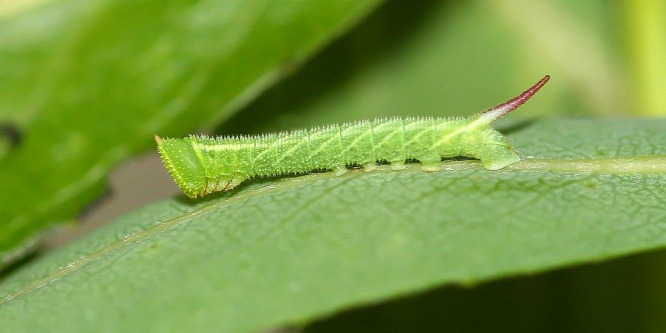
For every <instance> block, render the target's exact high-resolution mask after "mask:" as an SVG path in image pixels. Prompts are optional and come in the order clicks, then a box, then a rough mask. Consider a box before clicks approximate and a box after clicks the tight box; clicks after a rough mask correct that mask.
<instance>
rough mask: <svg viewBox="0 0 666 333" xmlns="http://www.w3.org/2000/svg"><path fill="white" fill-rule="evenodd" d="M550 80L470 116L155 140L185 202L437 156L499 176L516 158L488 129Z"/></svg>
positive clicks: (428, 164)
mask: <svg viewBox="0 0 666 333" xmlns="http://www.w3.org/2000/svg"><path fill="white" fill-rule="evenodd" d="M549 79H550V76H548V75H546V76H545V77H544V78H542V79H541V80H540V81H539V82H537V83H536V84H534V85H533V86H532V87H530V88H529V89H527V90H526V91H524V92H523V93H522V94H520V95H518V96H517V97H515V98H513V99H510V100H508V101H507V102H505V103H502V104H500V105H498V106H495V107H493V108H491V109H488V110H486V111H484V112H482V113H480V114H477V115H474V116H471V117H467V118H461V117H448V118H442V117H437V118H434V117H419V118H414V117H407V118H401V117H394V118H383V119H376V120H373V121H358V122H353V123H344V124H341V125H339V124H334V125H329V126H322V127H314V128H311V129H301V130H295V131H289V132H279V133H270V134H262V135H247V136H245V135H244V136H225V137H208V136H203V135H190V136H188V137H186V138H160V137H159V136H157V135H156V136H155V141H156V142H157V149H158V151H159V153H160V155H161V157H162V161H163V162H164V165H165V166H166V168H167V169H168V170H169V172H170V173H171V175H172V177H173V178H174V180H175V182H176V183H177V184H178V186H179V187H180V188H181V190H182V191H183V192H184V193H185V195H187V196H188V197H190V198H196V197H197V196H204V195H207V194H210V193H213V192H217V191H228V190H231V189H233V188H234V187H236V186H238V185H239V184H240V183H242V182H243V181H245V180H247V179H250V178H254V177H266V176H278V175H285V174H302V173H306V172H310V171H316V170H333V171H335V173H336V175H340V174H343V173H345V172H346V171H347V170H348V169H347V166H349V165H362V166H364V168H365V169H366V170H367V171H371V170H373V169H374V168H376V163H377V162H389V163H390V164H391V165H392V167H394V168H396V169H400V168H404V165H405V162H406V161H407V160H412V159H414V160H418V161H420V162H421V165H422V168H423V170H425V171H436V170H438V166H439V162H440V161H441V159H442V158H447V157H456V156H464V157H472V158H477V159H479V160H481V163H482V165H483V166H484V167H485V168H486V169H488V170H498V169H501V168H504V167H505V166H507V165H509V164H512V163H515V162H518V161H519V160H520V157H518V154H517V153H516V152H515V151H514V150H513V147H512V146H511V144H510V143H509V142H508V141H507V140H506V138H505V137H504V136H503V135H502V134H500V133H499V132H497V131H496V130H494V129H493V128H492V127H491V126H490V124H491V123H492V122H493V121H495V120H497V119H499V118H501V117H502V116H504V115H506V114H507V113H509V112H510V111H512V110H515V109H516V108H518V107H519V106H520V105H522V104H524V103H525V102H527V100H528V99H530V98H531V97H532V96H533V95H534V94H535V93H536V92H537V91H539V89H541V87H543V85H545V84H546V82H548V80H549Z"/></svg>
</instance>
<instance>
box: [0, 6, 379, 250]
mask: <svg viewBox="0 0 666 333" xmlns="http://www.w3.org/2000/svg"><path fill="white" fill-rule="evenodd" d="M377 3H378V1H376V0H365V1H356V0H344V1H340V0H327V1H317V2H311V1H299V0H291V1H280V2H275V1H267V0H252V1H216V0H202V1H191V0H169V1H162V0H160V1H156V0H141V1H108V0H97V1H87V0H85V1H84V0H65V1H41V2H24V3H17V2H8V1H5V2H4V3H3V4H2V5H4V6H3V7H0V8H3V10H0V13H1V14H0V15H1V16H0V63H2V66H0V110H1V111H0V112H1V113H0V122H2V123H4V124H6V126H12V128H16V129H17V130H18V131H20V132H21V133H22V137H23V140H22V142H21V143H20V144H19V145H16V146H15V147H13V148H12V149H10V151H9V153H5V157H4V158H3V159H2V160H0V184H2V186H1V187H0V207H1V208H0V223H1V224H0V255H2V256H3V261H9V260H10V259H11V258H12V257H13V254H14V253H12V252H9V251H10V250H11V249H12V248H14V247H16V246H18V245H20V244H22V243H24V242H25V241H26V239H28V238H29V237H31V236H33V235H34V234H35V233H37V232H38V231H39V230H40V229H42V228H44V227H45V226H48V225H50V224H52V223H54V222H62V221H65V220H69V219H72V218H74V217H75V215H76V214H78V213H79V212H81V210H82V209H83V208H84V207H85V205H87V204H89V203H90V202H91V201H92V200H94V199H95V198H97V197H99V196H100V195H101V194H102V193H103V191H104V188H105V186H104V184H103V182H104V179H105V177H106V175H107V173H108V172H109V170H110V168H111V167H112V166H114V165H116V164H117V163H118V162H119V161H121V160H123V159H126V158H128V157H129V156H131V155H132V154H133V153H135V152H136V151H137V150H140V149H145V148H147V147H149V146H152V144H153V141H152V140H153V139H152V137H153V134H156V133H159V134H160V135H182V134H184V133H186V132H188V131H191V130H193V129H195V128H199V127H206V126H211V124H214V123H217V122H219V121H220V119H224V118H226V117H228V116H229V115H230V114H231V113H232V112H234V111H235V110H236V109H237V108H238V107H240V106H242V105H244V104H245V103H246V102H247V101H248V100H249V99H251V98H252V97H254V96H256V95H257V94H258V93H259V92H260V91H261V90H262V89H264V88H265V87H266V86H268V85H270V84H271V83H273V82H274V81H276V80H277V79H278V78H279V77H281V76H282V75H284V74H285V73H286V72H288V71H290V70H292V69H293V68H294V66H297V65H298V64H299V63H301V62H302V61H303V60H304V59H305V58H306V57H308V56H309V55H310V54H311V53H312V52H313V51H314V50H316V49H317V48H319V47H320V46H322V45H323V44H324V43H326V42H327V41H328V40H330V39H331V38H334V37H336V36H337V35H338V34H340V33H341V32H342V31H344V30H346V29H347V28H348V27H349V26H350V25H352V24H354V23H355V22H356V21H358V20H359V19H360V18H361V17H362V16H363V15H364V14H365V13H367V12H368V11H369V10H370V9H372V8H373V7H374V5H375V4H377ZM6 141H7V139H5V142H6ZM7 146H8V145H7V144H4V147H5V148H2V150H4V151H5V152H6V151H7V150H8V148H6V147H7Z"/></svg>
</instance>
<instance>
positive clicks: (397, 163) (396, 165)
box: [391, 160, 407, 170]
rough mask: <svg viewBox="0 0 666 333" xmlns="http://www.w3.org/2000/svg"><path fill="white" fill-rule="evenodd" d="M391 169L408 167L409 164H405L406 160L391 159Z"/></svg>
mask: <svg viewBox="0 0 666 333" xmlns="http://www.w3.org/2000/svg"><path fill="white" fill-rule="evenodd" d="M391 169H393V170H404V169H407V165H406V164H405V160H400V161H391Z"/></svg>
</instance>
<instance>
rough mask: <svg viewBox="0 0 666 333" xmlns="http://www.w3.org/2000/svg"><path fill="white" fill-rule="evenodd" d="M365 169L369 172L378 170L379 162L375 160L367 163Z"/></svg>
mask: <svg viewBox="0 0 666 333" xmlns="http://www.w3.org/2000/svg"><path fill="white" fill-rule="evenodd" d="M363 170H365V171H367V172H371V171H375V170H377V163H375V162H370V163H366V164H365V165H364V166H363Z"/></svg>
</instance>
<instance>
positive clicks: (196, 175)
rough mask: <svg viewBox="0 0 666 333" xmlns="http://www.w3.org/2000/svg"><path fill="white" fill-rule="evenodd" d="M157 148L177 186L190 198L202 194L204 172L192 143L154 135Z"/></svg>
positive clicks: (204, 182) (205, 183) (204, 186)
mask: <svg viewBox="0 0 666 333" xmlns="http://www.w3.org/2000/svg"><path fill="white" fill-rule="evenodd" d="M155 141H156V142H157V150H158V151H159V152H160V156H161V157H162V161H163V162H164V165H165V166H166V168H167V170H169V173H170V174H171V176H172V177H173V180H174V181H175V182H176V184H178V187H180V189H181V190H182V191H183V193H185V195H187V196H188V197H190V198H196V197H197V196H198V195H204V194H205V193H202V189H206V187H207V186H206V185H207V181H206V173H205V172H204V168H203V166H202V165H201V162H200V161H199V157H198V156H197V154H196V152H195V151H194V149H193V148H192V145H191V144H190V143H189V142H187V141H185V140H179V139H162V138H160V137H159V136H157V135H156V136H155Z"/></svg>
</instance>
